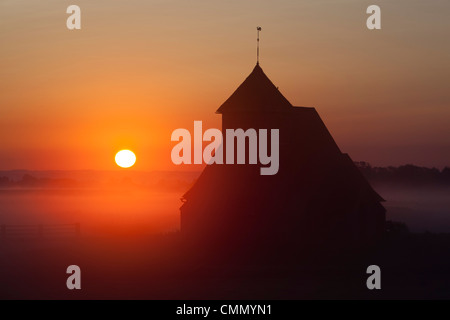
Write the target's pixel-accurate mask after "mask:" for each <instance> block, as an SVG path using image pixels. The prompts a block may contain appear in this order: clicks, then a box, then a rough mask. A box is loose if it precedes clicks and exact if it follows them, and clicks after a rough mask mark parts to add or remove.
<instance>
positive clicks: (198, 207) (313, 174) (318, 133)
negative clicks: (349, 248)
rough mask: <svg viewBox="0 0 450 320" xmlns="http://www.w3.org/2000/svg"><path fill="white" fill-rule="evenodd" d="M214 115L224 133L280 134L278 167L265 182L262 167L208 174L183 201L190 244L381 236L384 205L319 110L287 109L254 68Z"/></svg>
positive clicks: (214, 168)
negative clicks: (238, 130) (250, 130)
mask: <svg viewBox="0 0 450 320" xmlns="http://www.w3.org/2000/svg"><path fill="white" fill-rule="evenodd" d="M217 113H219V114H222V132H225V129H228V128H233V129H236V128H242V129H244V130H246V129H248V128H254V129H260V128H261V129H279V130H280V154H279V156H280V158H279V161H280V164H279V165H280V167H279V171H278V173H277V174H276V175H273V176H264V175H260V167H261V165H260V164H258V165H249V164H245V165H242V164H239V165H237V164H234V165H230V164H223V165H218V164H212V165H209V166H206V168H205V169H204V171H203V172H202V174H201V175H200V177H199V178H198V180H197V181H196V182H195V184H194V185H193V186H192V187H191V189H190V190H189V191H187V192H186V193H185V194H184V195H183V198H182V201H183V205H182V206H181V209H180V210H181V232H182V234H183V235H185V236H186V237H187V238H192V239H198V240H200V241H202V242H203V243H208V244H215V243H219V244H224V245H226V246H231V247H238V246H253V247H261V245H264V246H267V245H271V246H275V247H277V246H281V247H286V245H294V246H296V245H297V244H302V243H303V244H304V243H308V244H311V243H322V244H327V243H328V244H333V243H337V242H341V243H352V242H353V243H355V242H358V243H366V242H368V241H372V240H374V239H376V238H377V237H378V236H379V235H380V234H381V233H382V231H383V228H384V222H385V209H384V207H383V206H382V205H381V204H380V202H381V201H383V199H382V198H381V197H380V196H379V195H378V194H377V193H376V192H375V191H374V190H373V189H372V187H371V186H370V185H369V183H368V182H367V180H366V179H365V178H364V177H363V175H362V174H361V173H360V172H359V169H358V168H357V167H356V166H355V165H354V163H353V161H352V160H351V159H350V157H349V156H348V155H347V154H345V153H342V152H341V151H340V150H339V147H338V146H337V145H336V143H335V141H334V140H333V138H332V136H331V135H330V133H329V132H328V130H327V128H326V126H325V125H324V123H323V122H322V120H321V118H320V116H319V114H318V113H317V111H316V109H314V108H306V107H294V106H292V105H291V103H289V101H288V100H287V99H286V98H285V97H284V96H283V95H282V94H281V93H280V91H279V90H278V88H277V87H275V85H274V84H273V83H272V82H271V81H270V80H269V78H268V77H267V76H266V75H265V73H264V72H263V70H262V69H261V67H260V66H259V64H257V65H256V66H255V68H254V69H253V71H252V73H251V74H250V75H249V76H248V77H247V79H245V81H244V82H243V83H242V84H241V85H240V86H239V87H238V88H237V90H236V91H235V92H234V93H233V94H232V95H231V96H230V97H229V98H228V99H227V100H226V101H225V102H224V103H223V104H222V105H221V106H220V108H219V109H218V110H217ZM269 141H270V139H269ZM261 248H263V247H261Z"/></svg>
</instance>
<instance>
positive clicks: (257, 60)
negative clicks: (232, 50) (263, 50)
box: [256, 27, 261, 64]
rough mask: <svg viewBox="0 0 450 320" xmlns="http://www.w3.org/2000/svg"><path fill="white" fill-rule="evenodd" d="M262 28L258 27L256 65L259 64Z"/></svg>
mask: <svg viewBox="0 0 450 320" xmlns="http://www.w3.org/2000/svg"><path fill="white" fill-rule="evenodd" d="M260 31H261V27H256V32H257V38H256V64H259V32H260Z"/></svg>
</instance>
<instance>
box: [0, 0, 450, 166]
mask: <svg viewBox="0 0 450 320" xmlns="http://www.w3.org/2000/svg"><path fill="white" fill-rule="evenodd" d="M70 4H77V5H79V6H80V7H81V10H82V29H81V30H79V31H69V30H68V29H67V28H66V18H67V16H68V14H66V13H65V11H66V8H67V6H68V5H70ZM371 4H378V5H380V6H381V8H382V30H379V31H369V30H368V29H367V28H366V25H365V20H366V18H367V15H366V13H365V10H366V8H367V7H368V6H369V5H371ZM449 12H450V2H449V1H448V0H434V1H433V2H432V4H431V3H430V2H428V1H424V0H421V1H417V0H399V1H395V3H393V1H364V0H345V1H344V0H342V1H331V0H329V1H327V0H315V1H310V0H304V1H301V0H295V1H294V0H291V1H261V0H260V1H237V0H234V1H211V0H208V1H207V0H204V1H182V0H178V1H170V0H163V1H144V0H140V1H138V0H129V1H123V0H122V1H117V0H96V1H87V0H86V1H85V0H76V1H70V2H69V1H62V0H51V1H50V0H40V1H32V0H21V1H18V0H2V1H0V141H1V144H0V170H7V169H37V170H39V169H43V170H44V169H105V170H109V169H115V168H117V167H116V165H115V164H114V154H115V152H117V151H118V150H120V149H123V148H128V149H131V150H133V151H135V153H136V155H137V157H138V161H137V163H136V165H135V167H134V169H136V170H155V169H156V170H160V169H164V170H166V169H174V168H175V166H174V165H172V164H171V161H170V150H171V148H172V146H173V145H174V143H173V142H171V141H170V134H171V132H172V131H173V130H174V129H176V128H180V127H185V128H188V129H191V128H192V126H193V121H194V120H203V122H204V124H203V127H204V128H208V127H220V116H219V115H215V114H214V112H215V110H216V109H217V108H218V107H219V106H220V104H221V103H222V102H223V101H225V99H226V98H228V96H229V95H230V94H231V93H232V92H233V91H234V90H235V89H236V88H237V86H238V85H239V84H240V83H241V82H242V81H243V80H244V79H245V77H246V76H247V75H248V74H249V73H250V72H251V70H252V68H253V67H254V64H255V35H256V26H257V25H261V26H262V28H263V30H262V34H261V66H262V68H263V70H264V71H265V72H266V74H267V75H268V76H269V77H270V78H271V79H272V81H273V82H274V83H275V85H276V86H278V87H279V88H280V90H281V92H282V93H283V94H284V95H285V96H286V98H287V99H288V100H289V101H290V102H291V103H292V104H294V105H299V106H313V107H316V108H317V110H318V112H319V114H320V115H321V116H322V118H323V120H324V121H325V123H326V125H327V126H328V128H329V130H330V131H331V133H332V135H333V136H334V138H335V140H336V142H337V143H338V145H339V146H340V148H341V150H342V151H343V152H348V153H349V154H350V156H352V158H353V159H354V160H366V161H369V162H371V163H372V164H374V165H400V164H406V163H414V164H418V165H426V166H438V167H443V166H445V165H450V163H449V160H448V159H450V126H449V123H450V90H449V83H450V82H449V76H450V59H449V56H450V43H449V41H448V39H449V38H450V20H449V19H448V13H449ZM191 130H192V129H191Z"/></svg>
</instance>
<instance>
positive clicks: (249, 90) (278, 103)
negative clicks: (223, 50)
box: [216, 64, 292, 114]
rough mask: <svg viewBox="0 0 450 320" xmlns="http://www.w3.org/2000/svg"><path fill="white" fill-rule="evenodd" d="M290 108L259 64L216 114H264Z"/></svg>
mask: <svg viewBox="0 0 450 320" xmlns="http://www.w3.org/2000/svg"><path fill="white" fill-rule="evenodd" d="M290 107H292V105H291V103H290V102H289V101H288V100H287V99H286V98H285V97H284V96H283V95H282V94H281V92H280V91H279V90H278V88H277V87H276V86H275V85H274V84H273V83H272V81H270V79H269V78H268V77H267V76H266V74H265V73H264V71H263V70H262V69H261V67H260V66H259V64H256V66H255V68H254V69H253V71H252V72H251V73H250V75H249V76H248V77H247V79H245V81H244V82H243V83H242V84H241V85H240V86H239V87H238V88H237V89H236V91H235V92H234V93H233V94H232V95H231V96H230V97H229V98H228V99H227V100H226V101H225V102H224V103H223V104H222V105H221V106H220V108H219V109H217V111H216V113H220V114H222V113H224V112H246V111H251V112H264V111H271V112H273V111H276V112H278V111H284V110H286V109H288V108H290Z"/></svg>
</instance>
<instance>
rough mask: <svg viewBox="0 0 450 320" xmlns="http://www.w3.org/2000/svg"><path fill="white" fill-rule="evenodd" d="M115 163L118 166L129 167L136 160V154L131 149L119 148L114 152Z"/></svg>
mask: <svg viewBox="0 0 450 320" xmlns="http://www.w3.org/2000/svg"><path fill="white" fill-rule="evenodd" d="M115 159H116V163H117V165H118V166H119V167H122V168H129V167H131V166H133V165H134V163H135V162H136V156H135V154H134V153H133V151H130V150H120V151H119V152H117V153H116V158H115Z"/></svg>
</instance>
